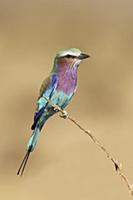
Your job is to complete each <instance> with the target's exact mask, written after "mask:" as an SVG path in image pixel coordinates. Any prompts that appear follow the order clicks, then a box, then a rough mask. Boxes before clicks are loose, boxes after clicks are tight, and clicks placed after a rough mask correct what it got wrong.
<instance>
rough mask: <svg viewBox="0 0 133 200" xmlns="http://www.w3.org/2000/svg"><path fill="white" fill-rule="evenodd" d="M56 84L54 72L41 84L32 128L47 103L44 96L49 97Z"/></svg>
mask: <svg viewBox="0 0 133 200" xmlns="http://www.w3.org/2000/svg"><path fill="white" fill-rule="evenodd" d="M56 86H57V76H56V75H55V74H54V75H52V76H49V77H48V78H46V79H45V80H44V81H43V83H42V86H41V89H40V95H39V98H38V101H37V107H36V112H35V115H34V123H33V125H32V127H31V129H32V130H34V129H35V127H36V124H37V122H38V120H39V119H40V117H41V116H42V114H43V113H44V112H45V108H46V106H47V104H48V102H47V100H46V99H45V98H44V96H46V97H47V98H48V99H51V97H52V94H53V92H54V91H55V89H56Z"/></svg>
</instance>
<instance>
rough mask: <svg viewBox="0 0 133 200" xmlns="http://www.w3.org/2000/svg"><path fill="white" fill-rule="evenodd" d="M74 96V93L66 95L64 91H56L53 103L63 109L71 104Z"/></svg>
mask: <svg viewBox="0 0 133 200" xmlns="http://www.w3.org/2000/svg"><path fill="white" fill-rule="evenodd" d="M72 95H73V93H71V94H66V93H64V92H62V91H59V90H56V91H54V94H53V95H52V98H51V101H52V102H53V103H54V104H56V105H58V106H59V107H61V108H62V109H63V108H65V107H66V106H67V105H68V104H69V102H70V100H71V97H72Z"/></svg>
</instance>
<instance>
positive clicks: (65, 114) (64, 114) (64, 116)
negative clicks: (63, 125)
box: [60, 110, 68, 119]
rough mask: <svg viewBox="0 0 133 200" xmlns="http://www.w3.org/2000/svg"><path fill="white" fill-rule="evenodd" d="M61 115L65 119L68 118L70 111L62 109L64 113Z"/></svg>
mask: <svg viewBox="0 0 133 200" xmlns="http://www.w3.org/2000/svg"><path fill="white" fill-rule="evenodd" d="M60 117H61V118H63V119H67V118H68V113H67V111H65V110H63V111H62V114H61V115H60Z"/></svg>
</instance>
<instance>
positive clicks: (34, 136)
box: [17, 127, 40, 176]
mask: <svg viewBox="0 0 133 200" xmlns="http://www.w3.org/2000/svg"><path fill="white" fill-rule="evenodd" d="M39 135H40V128H38V127H36V128H35V130H34V131H33V133H32V135H31V137H30V139H29V142H28V144H27V152H26V154H25V156H24V158H23V160H22V162H21V165H20V167H19V169H18V171H17V175H21V176H22V175H23V172H24V169H25V167H26V163H27V161H28V158H29V156H30V153H31V152H32V151H33V150H34V148H35V146H36V143H37V140H38V137H39Z"/></svg>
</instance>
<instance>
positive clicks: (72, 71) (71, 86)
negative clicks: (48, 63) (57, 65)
mask: <svg viewBox="0 0 133 200" xmlns="http://www.w3.org/2000/svg"><path fill="white" fill-rule="evenodd" d="M57 76H58V84H57V90H60V91H62V92H64V93H66V94H71V93H73V92H74V91H75V88H76V86H77V67H76V66H74V67H72V68H70V67H66V68H65V67H63V68H62V69H61V70H59V71H58V73H57Z"/></svg>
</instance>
